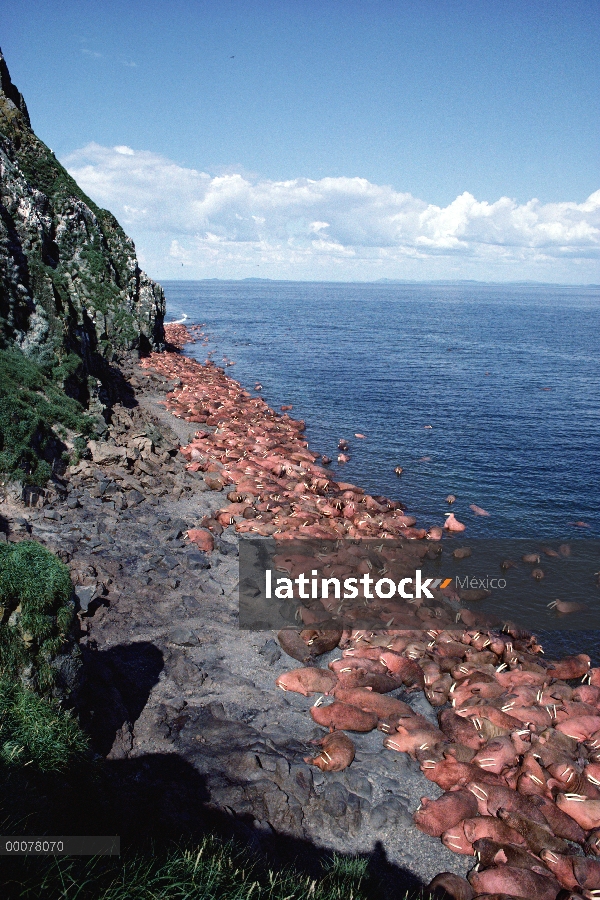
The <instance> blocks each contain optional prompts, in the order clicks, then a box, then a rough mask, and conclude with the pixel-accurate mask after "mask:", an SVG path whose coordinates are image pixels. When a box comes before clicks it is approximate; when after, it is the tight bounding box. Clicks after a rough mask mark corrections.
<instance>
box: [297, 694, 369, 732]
mask: <svg viewBox="0 0 600 900" xmlns="http://www.w3.org/2000/svg"><path fill="white" fill-rule="evenodd" d="M310 714H311V716H312V718H313V719H314V721H315V722H316V723H317V725H323V726H324V727H325V728H330V729H331V731H362V732H366V731H373V729H374V728H377V716H376V715H375V713H371V712H364V710H362V709H358V708H357V707H356V706H350V704H349V703H341V702H340V701H339V700H334V701H333V703H330V704H329V706H313V707H311V710H310Z"/></svg>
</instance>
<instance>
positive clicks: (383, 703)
mask: <svg viewBox="0 0 600 900" xmlns="http://www.w3.org/2000/svg"><path fill="white" fill-rule="evenodd" d="M334 695H335V698H336V700H341V701H342V703H349V704H350V705H351V706H358V708H359V709H362V710H364V712H372V713H375V715H376V716H377V718H378V719H379V720H380V722H381V721H382V720H384V719H388V718H390V717H392V716H394V717H398V718H402V717H406V716H413V715H414V712H413V710H412V709H411V708H410V706H409V705H408V703H405V702H404V701H403V700H397V699H396V698H395V697H387V696H386V695H385V694H378V693H377V692H376V691H370V690H368V689H367V688H352V689H348V688H343V687H339V686H338V687H336V689H335V691H334Z"/></svg>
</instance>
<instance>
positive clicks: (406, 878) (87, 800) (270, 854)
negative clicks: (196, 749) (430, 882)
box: [0, 753, 423, 900]
mask: <svg viewBox="0 0 600 900" xmlns="http://www.w3.org/2000/svg"><path fill="white" fill-rule="evenodd" d="M9 793H10V794H12V796H7V795H6V794H5V792H4V790H3V789H2V787H0V820H2V822H3V829H4V831H5V833H7V834H10V833H12V834H13V835H19V834H36V835H43V834H48V835H56V834H71V835H72V834H80V835H85V834H104V835H119V836H120V838H121V855H122V857H124V858H125V859H129V858H131V857H132V856H133V854H143V855H146V854H152V855H154V856H155V855H157V854H161V853H163V852H165V851H168V849H169V848H171V847H173V846H175V845H177V846H180V847H181V846H184V845H185V846H187V847H193V846H194V845H197V844H198V843H199V842H200V841H201V840H202V839H203V838H204V837H207V836H214V837H217V838H220V839H221V840H223V841H232V842H234V844H235V845H237V846H238V847H242V848H246V849H247V850H248V851H249V852H250V853H251V855H252V858H253V861H254V862H255V863H256V865H257V866H258V867H259V869H263V870H265V871H266V869H267V868H271V869H274V870H280V869H282V868H285V867H288V866H293V867H294V868H295V870H296V871H298V872H299V873H301V874H304V875H308V876H310V877H311V878H316V879H318V878H319V877H320V876H322V874H323V871H324V868H327V867H328V865H330V864H331V862H332V860H333V853H332V851H330V850H328V849H326V848H325V847H320V846H318V845H316V844H314V843H312V842H311V841H308V840H305V839H301V838H297V837H291V836H289V835H285V834H278V833H276V832H274V831H273V830H272V829H270V828H269V827H265V825H264V824H263V826H262V827H257V824H256V821H255V820H254V819H253V817H252V816H251V815H245V814H242V815H236V814H234V813H233V812H231V813H230V812H227V811H224V810H222V809H216V808H214V807H213V806H212V805H211V797H210V793H209V791H208V789H207V785H206V779H205V776H203V775H201V774H200V773H199V772H197V770H196V769H195V768H194V767H193V766H192V765H190V764H189V763H188V762H186V761H185V760H184V759H182V758H181V757H180V756H179V755H177V754H175V753H173V754H164V753H163V754H160V753H157V754H149V755H145V756H140V757H136V758H132V759H112V760H104V761H101V762H99V763H96V764H92V765H91V766H90V765H88V766H79V767H77V769H76V770H73V771H71V772H70V773H68V775H67V774H66V775H63V776H54V777H50V776H44V775H42V774H40V773H37V775H36V774H35V773H28V774H26V773H22V775H21V776H20V778H19V780H18V782H14V783H13V784H12V791H10V792H9ZM3 794H4V796H2V795H3ZM2 801H3V802H2ZM6 804H8V805H6ZM2 807H4V809H2ZM6 810H10V816H9V818H10V819H12V822H9V821H7V818H6V816H5V812H6ZM362 857H363V858H366V859H367V861H368V868H367V871H368V885H369V887H368V891H367V896H368V897H369V900H404V898H405V896H406V893H407V892H410V893H411V894H417V893H418V891H419V890H422V888H423V884H422V883H421V882H420V881H419V880H418V879H417V878H416V877H415V876H414V875H413V874H411V873H410V872H409V871H407V870H406V869H404V868H402V867H400V866H397V865H395V864H393V863H391V862H390V861H389V860H388V859H387V856H386V853H385V849H384V848H383V845H382V844H381V843H380V842H377V843H375V845H374V849H373V851H372V852H371V853H370V854H362ZM82 865H83V862H82ZM25 873H26V869H25V868H24V865H23V861H22V860H19V859H17V858H14V859H11V860H8V861H7V868H6V870H5V877H6V883H9V882H11V881H12V882H13V884H18V883H20V882H21V881H22V880H23V878H24V875H25ZM29 874H30V875H31V870H29ZM4 896H6V897H12V895H11V894H10V893H8V894H4ZM14 896H20V894H18V893H17V894H15V895H14Z"/></svg>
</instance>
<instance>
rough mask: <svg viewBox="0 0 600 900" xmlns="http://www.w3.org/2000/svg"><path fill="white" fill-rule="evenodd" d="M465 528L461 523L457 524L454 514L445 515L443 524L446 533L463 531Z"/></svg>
mask: <svg viewBox="0 0 600 900" xmlns="http://www.w3.org/2000/svg"><path fill="white" fill-rule="evenodd" d="M466 527H467V526H466V525H463V523H462V522H459V521H458V519H457V518H456V516H455V515H454V513H446V521H445V522H444V528H445V529H446V530H447V531H456V532H460V531H464V530H465V528H466Z"/></svg>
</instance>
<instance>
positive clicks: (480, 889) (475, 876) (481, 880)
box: [468, 865, 560, 900]
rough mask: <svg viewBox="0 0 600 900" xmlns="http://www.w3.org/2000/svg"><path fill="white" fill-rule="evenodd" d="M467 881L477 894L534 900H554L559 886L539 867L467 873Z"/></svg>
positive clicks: (505, 868)
mask: <svg viewBox="0 0 600 900" xmlns="http://www.w3.org/2000/svg"><path fill="white" fill-rule="evenodd" d="M468 877H469V881H470V883H471V886H472V887H473V889H474V890H475V892H476V893H477V894H509V895H511V896H512V897H530V898H531V897H535V898H536V900H556V895H557V894H558V892H559V890H560V884H559V882H558V881H557V880H556V878H554V876H549V875H548V870H547V869H546V868H545V867H544V866H541V865H540V871H539V872H536V871H535V869H520V868H517V867H516V866H507V865H502V866H498V867H496V868H493V869H484V870H483V871H478V872H476V871H471V872H469V876H468Z"/></svg>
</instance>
